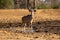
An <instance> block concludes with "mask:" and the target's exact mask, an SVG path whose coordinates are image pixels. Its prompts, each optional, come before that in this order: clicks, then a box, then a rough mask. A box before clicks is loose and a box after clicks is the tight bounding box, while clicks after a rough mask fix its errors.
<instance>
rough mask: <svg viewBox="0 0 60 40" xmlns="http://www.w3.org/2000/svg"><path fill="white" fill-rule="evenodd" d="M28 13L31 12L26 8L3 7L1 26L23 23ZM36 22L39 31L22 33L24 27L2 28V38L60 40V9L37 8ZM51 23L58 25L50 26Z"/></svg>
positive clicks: (12, 39) (3, 39)
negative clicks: (22, 20) (5, 8)
mask: <svg viewBox="0 0 60 40" xmlns="http://www.w3.org/2000/svg"><path fill="white" fill-rule="evenodd" d="M28 14H30V13H29V12H28V10H24V9H16V10H14V9H10V10H9V9H7V10H2V9H1V10H0V26H1V25H2V24H4V23H21V18H22V16H25V15H28ZM49 21H50V22H49ZM34 22H37V23H36V24H35V27H38V29H39V32H33V33H21V32H20V30H21V29H22V28H20V27H16V28H15V27H14V26H13V28H0V40H60V9H41V10H37V12H36V13H35V16H34ZM40 22H41V23H40ZM5 25H6V24H5ZM49 25H57V26H55V27H54V26H51V27H49ZM2 27H3V26H2Z"/></svg>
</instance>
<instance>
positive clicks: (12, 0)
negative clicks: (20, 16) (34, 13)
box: [0, 0, 60, 9]
mask: <svg viewBox="0 0 60 40" xmlns="http://www.w3.org/2000/svg"><path fill="white" fill-rule="evenodd" d="M31 5H32V1H30V3H29V5H28V7H30V6H31ZM12 8H24V9H26V8H27V1H26V0H0V9H12ZM32 8H34V7H32ZM36 8H37V9H50V8H52V9H59V8H60V0H36Z"/></svg>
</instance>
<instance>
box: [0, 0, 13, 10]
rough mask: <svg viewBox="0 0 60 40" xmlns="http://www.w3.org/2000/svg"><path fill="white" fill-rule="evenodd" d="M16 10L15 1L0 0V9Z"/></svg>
mask: <svg viewBox="0 0 60 40" xmlns="http://www.w3.org/2000/svg"><path fill="white" fill-rule="evenodd" d="M5 8H7V9H8V8H14V2H13V0H0V9H5Z"/></svg>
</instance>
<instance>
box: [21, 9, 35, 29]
mask: <svg viewBox="0 0 60 40" xmlns="http://www.w3.org/2000/svg"><path fill="white" fill-rule="evenodd" d="M29 12H30V13H31V14H30V15H27V16H23V17H22V24H23V25H24V26H23V27H24V30H25V29H26V28H25V27H26V26H27V25H28V26H30V28H31V29H33V28H32V22H33V18H34V14H35V12H36V10H34V9H29Z"/></svg>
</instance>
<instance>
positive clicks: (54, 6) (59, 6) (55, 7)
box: [52, 4, 60, 9]
mask: <svg viewBox="0 0 60 40" xmlns="http://www.w3.org/2000/svg"><path fill="white" fill-rule="evenodd" d="M52 8H53V9H59V8H60V5H58V4H57V5H53V6H52Z"/></svg>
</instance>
